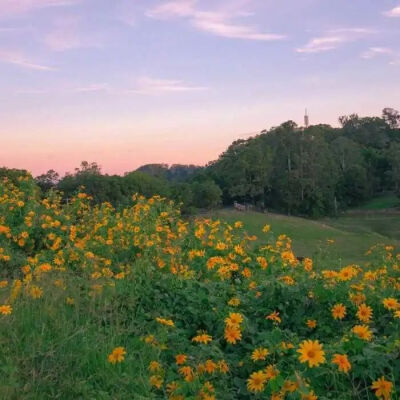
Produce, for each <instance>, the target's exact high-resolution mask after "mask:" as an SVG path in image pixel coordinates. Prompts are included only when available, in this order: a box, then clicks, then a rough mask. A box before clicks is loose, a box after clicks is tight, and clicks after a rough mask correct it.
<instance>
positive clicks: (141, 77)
mask: <svg viewBox="0 0 400 400" xmlns="http://www.w3.org/2000/svg"><path fill="white" fill-rule="evenodd" d="M399 38H400V0H280V1H276V0H177V1H168V0H167V1H160V0H111V1H110V0H0V166H7V167H13V168H24V169H28V170H29V171H31V172H32V173H33V174H34V175H38V174H41V173H44V172H46V171H47V170H48V169H51V168H52V169H55V170H56V171H58V172H59V173H60V174H63V173H65V172H66V171H73V170H74V168H75V167H77V166H79V164H80V162H81V161H82V160H87V161H89V162H92V161H96V162H97V163H98V164H99V165H100V166H101V167H102V169H103V171H104V172H106V173H110V174H111V173H112V174H113V173H117V174H121V173H124V172H126V171H132V170H134V169H136V168H137V167H139V166H140V165H143V164H146V163H159V162H164V163H168V164H172V163H192V164H199V165H204V164H206V163H207V162H208V161H211V160H214V159H216V158H217V157H218V155H219V154H220V153H222V152H223V151H224V150H225V148H226V147H227V146H228V145H229V144H230V143H231V142H232V141H234V140H237V139H240V138H246V137H248V136H251V135H254V134H255V133H257V132H260V131H261V130H263V129H268V128H270V127H272V126H277V125H279V124H280V123H282V122H284V121H287V120H294V121H296V122H297V123H298V124H300V125H301V124H302V123H303V122H302V121H303V115H304V109H305V108H307V109H308V112H309V114H310V122H311V123H312V124H317V123H329V124H332V125H337V119H338V117H339V116H340V115H346V114H351V113H358V114H359V115H362V116H367V115H380V113H381V110H382V109H383V108H384V107H393V108H396V109H399V108H400V40H399Z"/></svg>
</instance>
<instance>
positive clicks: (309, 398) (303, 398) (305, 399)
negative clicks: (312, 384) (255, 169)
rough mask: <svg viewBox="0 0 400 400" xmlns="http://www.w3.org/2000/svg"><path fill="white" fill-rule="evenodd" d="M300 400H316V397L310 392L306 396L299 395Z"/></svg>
mask: <svg viewBox="0 0 400 400" xmlns="http://www.w3.org/2000/svg"><path fill="white" fill-rule="evenodd" d="M301 400H318V397H317V396H316V395H315V393H314V392H313V391H312V390H311V392H310V393H308V394H302V395H301Z"/></svg>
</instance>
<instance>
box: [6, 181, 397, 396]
mask: <svg viewBox="0 0 400 400" xmlns="http://www.w3.org/2000/svg"><path fill="white" fill-rule="evenodd" d="M216 216H217V217H218V218H219V219H217V218H213V219H210V218H198V219H196V220H193V221H187V220H184V219H182V218H181V216H180V211H179V210H178V209H177V207H176V206H175V205H174V204H173V202H171V201H169V200H167V199H164V198H161V197H159V196H154V197H152V198H150V199H146V198H144V197H141V196H136V195H134V196H133V197H132V202H131V204H130V205H129V206H127V207H126V208H124V209H122V210H118V211H117V210H115V209H114V208H113V207H112V206H111V205H110V204H108V203H103V204H101V205H97V206H95V205H93V204H92V202H91V198H90V196H88V195H87V194H85V193H82V192H81V193H79V194H77V195H76V196H75V197H74V198H71V199H70V201H69V202H68V204H63V203H62V201H61V198H60V196H58V195H57V194H56V193H51V194H50V196H49V197H48V198H45V199H41V198H40V197H39V191H38V190H37V186H36V185H35V183H34V182H33V180H32V178H31V177H30V176H26V177H20V178H19V179H18V182H14V183H13V182H11V181H10V180H8V179H4V180H2V181H1V182H0V324H1V325H0V369H1V373H0V398H1V399H5V400H7V399H29V400H31V399H32V400H44V399H63V400H64V399H66V400H69V399H71V400H76V399H96V400H98V399H100V400H116V399H117V400H119V399H121V400H124V399H135V400H136V399H138V400H141V399H143V400H144V399H169V400H215V399H225V400H231V399H244V400H247V399H270V400H283V399H288V400H317V399H320V400H349V399H360V400H368V399H370V400H372V399H384V400H388V399H392V400H399V399H400V363H399V359H400V340H399V339H400V338H399V332H400V302H399V291H400V254H399V253H398V252H397V251H396V249H395V248H394V247H393V246H390V245H379V246H375V247H373V248H372V249H371V250H370V251H369V254H368V263H362V264H361V263H360V264H359V265H356V264H352V265H344V263H343V265H341V263H340V262H336V263H333V264H332V266H328V264H327V263H325V262H324V261H323V259H322V258H321V257H322V256H320V255H319V254H317V257H316V258H315V259H312V258H311V257H307V258H305V259H303V260H302V261H299V260H298V259H297V258H296V255H295V252H294V251H293V246H292V240H291V239H290V237H289V236H287V235H286V234H283V232H284V231H286V232H285V233H287V234H289V235H292V236H296V235H297V236H296V238H295V240H294V241H293V244H294V246H300V247H299V248H298V252H299V254H301V255H303V256H305V255H308V254H306V250H307V249H308V246H310V245H311V244H312V243H313V241H314V242H315V243H316V242H317V241H318V240H321V241H322V242H326V241H327V240H328V239H333V240H335V241H336V242H334V243H333V244H332V245H329V246H332V249H333V250H330V251H332V252H334V251H339V249H337V248H336V247H333V246H334V245H335V243H336V244H337V243H338V241H339V240H343V239H340V238H341V235H343V232H346V234H347V235H348V236H347V240H343V241H341V242H339V244H341V246H348V247H346V249H348V255H351V251H350V250H351V246H350V245H349V244H348V243H346V242H349V241H350V240H353V241H355V240H356V232H355V231H350V230H346V231H345V230H343V229H342V228H339V227H334V226H333V225H332V223H328V222H326V223H325V222H324V223H322V222H310V221H305V220H301V219H295V218H283V217H281V216H273V215H260V214H254V213H246V214H240V215H238V214H235V213H233V212H231V211H221V212H218V213H217V214H216ZM240 219H243V220H244V223H242V222H241V221H240ZM266 222H267V224H266ZM339 222H340V221H336V222H335V223H339ZM269 223H270V225H271V226H269ZM341 223H343V222H341ZM366 226H367V225H364V226H363V228H362V230H364V229H365V230H367V231H368V230H369V229H370V228H366ZM368 226H371V225H368ZM271 227H272V230H273V229H274V228H275V229H276V232H275V233H274V232H272V230H271ZM299 227H301V229H302V230H301V231H300V230H299ZM250 229H251V233H248V232H250ZM360 229H361V228H360ZM301 232H302V233H301ZM369 235H370V236H371V237H369ZM365 237H369V239H370V240H371V241H370V243H371V244H372V243H374V244H375V242H376V240H375V239H379V241H383V240H381V239H385V240H384V241H385V242H386V236H382V235H381V234H378V233H376V232H375V233H369V232H368V233H365ZM365 237H364V239H362V240H360V241H359V242H357V243H358V245H357V246H356V247H353V248H352V252H353V256H354V257H355V258H356V257H357V254H360V253H362V254H364V251H365V250H366V248H364V246H367V245H368V243H365V240H366V239H365ZM297 238H298V239H302V241H300V240H297ZM307 241H308V244H307ZM297 242H300V243H297ZM315 243H314V245H315V246H316V247H315V248H317V245H316V244H315ZM354 243H355V242H354ZM354 243H353V246H355V244H354ZM301 246H303V247H301ZM321 246H322V245H321ZM323 246H325V244H324V245H323ZM310 255H311V254H310ZM331 257H333V256H331ZM363 257H364V256H363Z"/></svg>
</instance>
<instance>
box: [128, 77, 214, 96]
mask: <svg viewBox="0 0 400 400" xmlns="http://www.w3.org/2000/svg"><path fill="white" fill-rule="evenodd" d="M203 90H207V87H204V86H192V85H188V84H186V83H185V82H183V81H182V80H171V79H155V78H151V77H148V76H144V77H141V78H139V79H138V80H137V83H136V87H135V88H134V89H132V90H128V91H127V92H129V93H138V94H147V95H154V94H163V93H182V92H193V91H203Z"/></svg>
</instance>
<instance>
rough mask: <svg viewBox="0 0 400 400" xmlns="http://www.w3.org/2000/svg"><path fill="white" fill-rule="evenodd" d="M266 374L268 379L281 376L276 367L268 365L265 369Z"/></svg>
mask: <svg viewBox="0 0 400 400" xmlns="http://www.w3.org/2000/svg"><path fill="white" fill-rule="evenodd" d="M265 374H266V375H267V379H275V378H276V377H277V376H278V375H279V370H278V369H277V368H275V366H274V365H268V367H267V368H265Z"/></svg>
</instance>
